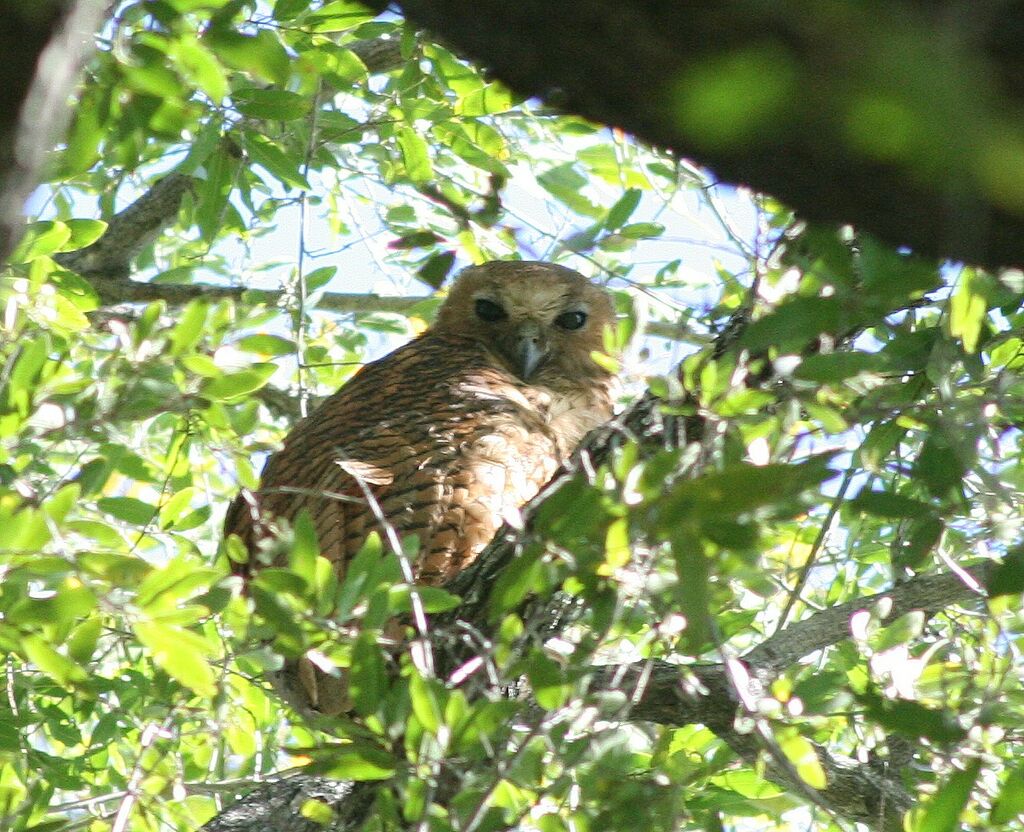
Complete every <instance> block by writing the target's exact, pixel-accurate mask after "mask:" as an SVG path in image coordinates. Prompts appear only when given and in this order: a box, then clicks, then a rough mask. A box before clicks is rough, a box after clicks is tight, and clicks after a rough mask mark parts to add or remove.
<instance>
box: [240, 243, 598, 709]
mask: <svg viewBox="0 0 1024 832" xmlns="http://www.w3.org/2000/svg"><path fill="white" fill-rule="evenodd" d="M612 321H613V311H612V306H611V302H610V300H609V298H608V296H607V294H605V292H604V291H603V290H601V289H600V288H598V287H597V286H595V285H594V284H592V283H590V282H589V281H588V280H587V279H586V278H584V277H583V276H582V275H580V274H578V273H576V272H574V271H572V270H570V269H566V268H564V267H562V266H556V265H553V264H549V263H533V262H521V261H496V262H492V263H487V264H484V265H482V266H475V267H471V268H469V269H466V270H465V271H463V272H462V273H461V274H460V276H459V277H458V279H457V280H456V282H455V284H454V285H453V287H452V290H451V293H450V295H449V297H448V298H447V300H446V301H445V303H444V305H443V306H442V308H441V311H440V313H439V315H438V320H437V322H436V323H435V324H434V325H433V326H432V327H431V328H430V329H428V330H427V331H426V332H425V333H424V334H423V335H421V336H420V337H419V338H417V339H416V340H414V341H412V342H410V343H408V344H406V345H405V346H403V347H400V348H399V349H397V350H395V351H394V352H392V353H390V354H389V355H387V356H385V357H384V358H382V359H380V360H378V361H375V362H373V363H371V364H368V365H366V367H364V368H363V369H362V370H361V371H360V372H359V373H357V374H356V375H355V376H354V377H353V378H352V379H351V380H350V381H349V382H348V383H346V384H345V385H344V386H343V387H342V388H341V389H340V390H338V392H336V393H335V394H334V395H332V396H331V397H330V398H328V399H327V400H326V401H324V402H323V404H321V405H320V407H319V408H317V410H316V411H315V412H314V413H312V414H311V415H310V416H308V417H307V418H306V419H303V420H302V421H301V422H299V423H298V424H297V425H296V426H295V428H294V429H293V430H292V432H291V433H290V434H289V435H288V437H287V438H286V439H285V442H284V447H283V448H282V449H281V450H280V451H278V452H277V453H275V454H274V455H273V456H271V458H270V459H269V460H268V462H267V465H266V467H265V468H264V471H263V475H262V481H261V485H260V488H259V490H258V491H257V492H256V493H254V494H253V493H243V494H240V495H239V497H238V498H236V500H235V502H234V503H233V504H232V506H231V508H230V509H229V511H228V516H227V520H226V523H225V532H226V533H234V534H237V535H238V536H239V537H240V538H241V539H242V541H243V543H245V545H246V547H247V548H248V549H249V551H250V552H255V550H256V547H257V545H258V543H259V541H260V539H261V538H263V537H268V536H271V535H272V534H273V533H274V531H275V520H276V518H283V519H286V520H289V521H290V520H292V519H294V518H295V517H296V516H297V515H298V514H299V512H300V511H301V510H302V509H303V508H305V509H307V510H308V512H309V514H310V516H311V517H312V518H313V521H314V525H315V528H316V531H317V535H318V538H319V542H320V548H321V551H322V553H323V555H324V556H325V557H326V558H328V559H329V560H330V561H332V562H333V563H334V564H336V569H337V570H338V573H339V575H343V574H344V569H345V565H346V563H347V562H348V560H349V559H350V558H351V557H352V556H354V555H355V553H356V552H357V551H358V550H359V548H360V546H361V545H362V543H363V542H364V541H365V539H366V536H367V534H369V533H370V532H371V531H373V530H375V529H378V530H379V529H380V523H379V519H378V518H379V515H380V514H383V516H384V517H385V518H386V521H387V522H388V523H389V524H390V525H392V526H393V527H394V528H395V530H397V532H398V533H399V534H402V535H408V534H416V535H418V537H419V540H420V550H419V557H418V559H417V563H416V578H417V580H418V581H419V582H420V583H425V584H431V585H440V584H443V583H445V582H447V581H448V580H450V579H451V578H452V577H454V576H455V575H456V574H458V573H459V572H460V571H461V570H462V569H464V568H465V567H466V566H468V565H469V564H470V563H471V562H472V561H473V559H474V558H475V557H476V556H477V555H478V554H479V553H480V551H481V550H482V549H483V548H484V547H485V546H486V545H487V543H488V542H489V541H490V540H491V538H492V537H493V536H494V534H495V532H497V530H498V529H499V528H500V527H501V525H502V523H503V522H504V521H505V520H507V519H511V518H514V517H515V515H516V514H517V513H518V511H519V509H520V508H521V507H522V506H523V505H524V504H525V503H526V502H528V501H529V500H530V499H531V498H533V497H534V496H535V495H536V494H537V492H538V491H539V490H540V488H541V487H542V486H543V485H544V484H545V483H546V482H547V481H548V480H549V479H550V478H551V476H552V475H553V474H554V473H555V471H556V470H557V468H558V466H559V465H560V464H562V463H563V462H564V461H565V460H566V458H567V457H568V456H569V454H570V453H571V452H572V451H573V450H574V449H575V447H576V446H577V444H578V443H579V441H580V440H581V439H582V438H583V436H584V435H585V434H586V433H587V432H588V431H589V430H590V429H592V428H594V427H596V426H597V425H599V424H601V423H602V422H604V421H606V420H607V419H608V418H609V417H610V415H611V389H610V388H611V383H612V377H611V375H610V373H608V371H607V370H605V369H604V368H602V367H601V366H599V365H598V364H597V363H596V362H595V361H594V360H593V358H592V357H591V355H592V353H593V352H594V351H601V350H602V349H603V346H602V345H603V329H604V327H605V325H607V324H611V323H612ZM368 495H369V496H368ZM374 502H375V503H376V505H373V503H374ZM251 561H252V559H250V565H248V566H247V567H245V568H252V563H251ZM287 675H291V676H292V677H293V678H297V679H298V683H299V684H298V685H295V686H296V687H298V688H300V690H299V691H297V692H298V694H299V696H298V698H299V699H300V700H305V704H307V705H309V706H310V707H312V708H313V709H314V710H319V711H321V712H327V713H336V712H338V711H339V710H342V709H343V708H344V707H345V704H344V699H345V697H344V691H343V689H339V683H338V680H336V679H333V678H332V677H328V676H326V675H325V674H322V673H320V672H319V671H315V670H314V669H313V668H312V667H311V666H308V662H307V663H305V664H303V663H301V662H300V663H298V664H295V665H292V666H291V667H290V668H288V669H286V676H287ZM293 684H294V683H293Z"/></svg>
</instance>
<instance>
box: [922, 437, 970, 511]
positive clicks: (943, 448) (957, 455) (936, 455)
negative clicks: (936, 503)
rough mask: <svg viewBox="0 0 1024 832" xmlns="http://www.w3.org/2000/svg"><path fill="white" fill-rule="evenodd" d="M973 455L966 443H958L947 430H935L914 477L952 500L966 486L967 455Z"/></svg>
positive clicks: (925, 444) (923, 448) (937, 494)
mask: <svg viewBox="0 0 1024 832" xmlns="http://www.w3.org/2000/svg"><path fill="white" fill-rule="evenodd" d="M967 453H970V454H973V449H970V448H968V447H967V445H966V444H964V443H959V444H958V445H956V446H954V445H953V443H952V441H951V440H950V438H949V437H947V436H946V435H945V433H942V432H939V431H937V430H933V431H932V432H931V433H929V434H928V438H927V439H926V440H925V442H924V445H923V447H922V448H921V453H919V454H918V456H917V462H916V463H915V465H914V476H915V477H916V478H917V479H919V480H920V481H921V482H923V483H924V484H925V485H926V486H927V487H928V490H929V491H930V492H931V493H932V494H933V495H934V496H936V497H938V498H940V499H948V498H949V497H950V496H951V495H954V494H959V493H960V492H961V491H962V489H963V479H964V474H966V473H967V471H966V466H965V465H964V460H963V456H962V455H963V454H967Z"/></svg>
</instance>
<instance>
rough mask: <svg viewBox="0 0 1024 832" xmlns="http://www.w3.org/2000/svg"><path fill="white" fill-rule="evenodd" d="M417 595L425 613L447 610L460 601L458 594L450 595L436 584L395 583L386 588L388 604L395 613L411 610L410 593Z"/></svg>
mask: <svg viewBox="0 0 1024 832" xmlns="http://www.w3.org/2000/svg"><path fill="white" fill-rule="evenodd" d="M413 592H415V593H416V595H417V596H419V599H420V603H422V604H423V611H424V612H427V613H438V612H448V611H449V610H454V609H456V608H457V607H458V606H459V604H461V603H462V599H461V598H459V596H458V595H452V594H451V593H450V592H446V591H445V590H443V589H441V588H440V587H437V586H416V587H411V586H409V584H404V583H403V584H397V585H395V586H393V587H391V588H390V589H389V590H388V606H389V607H390V608H391V610H392V612H395V613H410V612H412V593H413Z"/></svg>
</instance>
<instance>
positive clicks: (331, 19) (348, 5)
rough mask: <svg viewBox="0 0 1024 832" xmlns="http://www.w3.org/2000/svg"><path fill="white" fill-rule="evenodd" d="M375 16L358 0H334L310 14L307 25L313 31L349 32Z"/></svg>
mask: <svg viewBox="0 0 1024 832" xmlns="http://www.w3.org/2000/svg"><path fill="white" fill-rule="evenodd" d="M373 17H374V12H372V11H370V10H369V9H368V8H367V7H366V6H364V5H363V4H362V3H359V2H356V0H333V2H330V3H326V4H324V6H323V8H321V9H320V10H318V11H316V12H314V13H312V14H310V15H308V16H307V17H306V26H308V27H309V29H310V30H311V31H313V32H347V31H348V30H349V29H354V28H355V27H356V26H358V25H359V24H360V23H364V22H365V21H367V20H372V19H373Z"/></svg>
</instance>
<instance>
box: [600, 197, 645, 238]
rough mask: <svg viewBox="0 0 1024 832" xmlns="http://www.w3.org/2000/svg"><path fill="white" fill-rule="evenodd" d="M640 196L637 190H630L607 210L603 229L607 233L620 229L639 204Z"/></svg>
mask: <svg viewBox="0 0 1024 832" xmlns="http://www.w3.org/2000/svg"><path fill="white" fill-rule="evenodd" d="M641 196H642V194H641V192H640V191H639V190H638V189H637V188H630V189H629V190H627V191H626V192H625V193H624V194H623V195H622V196H621V197H619V200H618V202H616V203H615V204H614V205H613V206H612V207H611V208H609V209H608V216H607V217H605V220H604V227H605V228H607V229H608V230H609V231H615V230H617V229H619V228H621V227H622V226H623V225H624V224H625V223H626V222H627V221H628V220H629V218H630V217H631V216H633V212H634V211H635V210H636V208H637V206H638V205H639V204H640V198H641Z"/></svg>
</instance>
